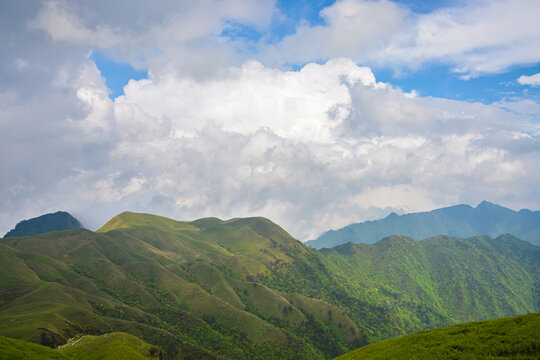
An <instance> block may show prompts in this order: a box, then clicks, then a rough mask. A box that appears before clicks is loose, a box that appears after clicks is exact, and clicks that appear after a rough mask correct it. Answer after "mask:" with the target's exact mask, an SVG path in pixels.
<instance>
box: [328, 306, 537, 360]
mask: <svg viewBox="0 0 540 360" xmlns="http://www.w3.org/2000/svg"><path fill="white" fill-rule="evenodd" d="M539 357H540V314H530V315H522V316H516V317H511V318H505V319H496V320H486V321H477V322H472V323H466V324H460V325H453V326H449V327H445V328H440V329H433V330H427V331H422V332H419V333H415V334H412V335H408V336H402V337H399V338H396V339H391V340H386V341H381V342H378V343H376V344H372V345H369V346H366V347H363V348H360V349H357V350H355V351H352V352H350V353H348V354H345V355H343V356H340V357H339V358H337V359H336V360H338V359H339V360H355V359H362V360H379V359H380V360H386V359H396V360H406V359H488V360H489V359H522V360H525V359H531V360H533V359H538V358H539Z"/></svg>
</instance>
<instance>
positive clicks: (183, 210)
mask: <svg viewBox="0 0 540 360" xmlns="http://www.w3.org/2000/svg"><path fill="white" fill-rule="evenodd" d="M538 18H540V1H539V0H511V1H502V0H489V1H482V0H478V1H472V0H471V1H469V0H449V1H443V0H441V1H430V2H426V1H420V0H410V1H390V0H373V1H371V0H369V1H368V0H341V1H331V0H312V1H308V0H298V1H286V0H278V1H271V0H221V1H218V0H197V1H195V0H193V1H191V0H182V1H177V0H174V1H173V0H163V1H159V2H153V3H150V2H148V1H140V0H118V1H114V2H110V1H105V0H94V1H91V2H89V1H82V0H81V1H64V0H58V1H47V0H43V1H41V0H28V1H10V0H0V170H1V178H0V200H1V201H0V233H1V234H4V233H6V232H7V231H8V230H10V229H11V228H13V227H14V226H15V224H16V223H17V222H19V221H20V220H23V219H28V218H31V217H35V216H39V215H41V214H44V213H48V212H53V211H58V210H64V211H69V212H70V213H71V214H72V215H74V216H75V217H77V218H78V219H79V220H80V221H81V222H82V223H83V224H84V225H85V226H86V227H87V228H89V229H92V230H94V229H97V228H99V227H100V226H102V225H103V224H104V223H105V222H106V221H107V220H109V219H110V218H112V217H113V216H115V215H117V214H119V213H121V212H122V211H136V212H145V213H153V214H158V215H162V216H167V217H171V218H174V219H177V220H194V219H197V218H200V217H206V216H215V217H219V218H222V219H228V218H233V217H247V216H265V217H267V218H269V219H271V220H273V221H275V222H276V223H278V224H280V225H281V226H282V227H283V228H285V229H286V230H287V231H289V232H290V233H291V234H292V235H293V236H294V237H296V238H298V239H300V240H302V241H304V240H308V239H313V238H316V237H317V236H318V235H320V234H321V233H322V232H324V231H326V230H328V229H336V228H340V227H342V226H345V225H348V224H350V223H353V222H361V221H365V220H371V219H376V218H380V217H384V216H386V215H388V214H389V213H391V212H396V213H407V212H416V211H426V210H431V209H435V208H439V207H443V206H449V205H455V204H459V203H466V204H471V205H476V204H477V203H479V202H480V201H482V200H488V201H490V202H494V203H498V204H501V205H503V206H507V207H510V208H512V209H516V210H518V209H521V208H529V209H540V194H539V192H538V184H540V143H539V140H538V136H539V134H540V23H539V22H538Z"/></svg>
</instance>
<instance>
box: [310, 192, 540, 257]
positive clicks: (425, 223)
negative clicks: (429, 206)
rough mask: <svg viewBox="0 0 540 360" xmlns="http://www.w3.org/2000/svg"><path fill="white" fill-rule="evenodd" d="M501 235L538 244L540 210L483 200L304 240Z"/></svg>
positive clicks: (323, 243)
mask: <svg viewBox="0 0 540 360" xmlns="http://www.w3.org/2000/svg"><path fill="white" fill-rule="evenodd" d="M501 234H512V235H513V236H516V237H518V238H519V239H522V240H525V241H528V242H530V243H532V244H535V245H540V211H530V210H520V211H514V210H511V209H507V208H505V207H502V206H499V205H495V204H492V203H489V202H487V201H483V202H481V203H480V204H479V205H478V206H477V207H476V208H473V207H470V206H469V205H456V206H451V207H447V208H442V209H437V210H433V211H428V212H421V213H412V214H405V215H401V216H399V215H396V214H395V213H392V214H390V215H389V216H387V217H386V218H384V219H380V220H376V221H366V222H363V223H359V224H351V225H349V226H346V227H344V228H341V229H339V230H330V231H327V232H326V233H324V234H322V235H321V236H320V237H319V238H318V239H316V240H311V241H308V242H306V245H309V246H312V247H314V248H316V249H322V248H331V247H334V246H337V245H340V244H345V243H347V242H357V243H364V244H373V243H375V242H377V241H379V240H380V239H382V238H385V237H387V236H390V235H405V236H410V237H412V238H414V239H416V240H421V239H425V238H428V237H431V236H436V235H449V236H455V237H459V238H466V237H471V236H478V235H487V236H491V237H496V236H499V235H501Z"/></svg>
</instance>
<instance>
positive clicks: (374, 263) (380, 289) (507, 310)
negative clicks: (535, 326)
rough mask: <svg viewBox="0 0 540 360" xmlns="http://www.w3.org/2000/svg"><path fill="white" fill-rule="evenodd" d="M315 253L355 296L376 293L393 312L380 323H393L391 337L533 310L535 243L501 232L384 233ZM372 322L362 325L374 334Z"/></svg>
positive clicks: (538, 285) (539, 261) (537, 273)
mask: <svg viewBox="0 0 540 360" xmlns="http://www.w3.org/2000/svg"><path fill="white" fill-rule="evenodd" d="M322 253H323V254H325V255H326V259H327V260H328V261H330V262H331V263H332V264H333V266H332V269H334V271H335V272H336V273H338V274H339V275H340V277H341V278H342V279H343V280H342V281H343V283H344V285H345V286H346V287H347V288H349V289H362V288H364V289H365V292H364V295H361V294H359V295H358V297H360V298H362V297H364V298H366V299H367V301H368V302H369V301H370V300H369V299H379V300H378V302H379V303H386V304H387V305H388V307H389V308H391V309H393V310H392V313H393V314H399V315H398V319H393V320H392V319H389V320H390V323H389V322H383V323H384V324H386V326H388V325H390V326H392V327H393V328H394V330H395V329H399V331H396V332H393V334H392V335H393V336H397V335H399V334H400V332H401V334H403V333H408V332H411V331H418V330H421V329H425V328H429V327H437V326H443V325H450V324H455V323H459V322H466V321H472V320H478V319H489V318H495V317H501V316H512V315H518V314H524V313H530V312H537V311H539V310H540V303H539V298H540V297H539V294H540V293H539V292H538V289H540V280H539V279H540V266H539V265H540V248H538V247H536V246H534V245H531V244H529V243H527V242H524V241H521V240H518V239H516V238H514V237H512V236H509V235H504V236H500V237H498V238H496V239H491V238H488V237H475V238H470V239H457V238H452V237H448V236H438V237H434V238H430V239H426V240H423V241H415V240H413V239H411V238H407V237H403V236H391V237H388V238H385V239H383V240H381V241H379V242H377V243H376V244H373V245H366V244H353V243H348V244H344V245H340V246H338V247H335V248H333V249H323V250H322ZM372 301H373V300H372ZM503 314H504V315H503ZM380 320H381V319H380V318H379V319H378V318H374V319H372V322H371V323H370V325H371V327H370V330H372V331H373V332H375V333H377V332H379V334H381V331H384V328H382V327H381V325H380V323H381V321H380ZM392 331H393V330H392V329H390V328H389V329H387V333H392ZM381 335H383V334H381ZM380 337H381V338H382V337H384V335H383V336H380Z"/></svg>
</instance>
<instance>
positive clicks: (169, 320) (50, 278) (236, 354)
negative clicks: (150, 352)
mask: <svg viewBox="0 0 540 360" xmlns="http://www.w3.org/2000/svg"><path fill="white" fill-rule="evenodd" d="M347 246H348V247H350V248H346V247H347ZM539 254H540V249H539V248H538V247H536V246H533V245H531V244H529V243H526V242H523V241H520V240H518V239H516V238H514V237H512V236H501V237H498V238H496V239H490V238H487V237H480V238H472V239H465V240H461V239H455V238H448V237H439V238H434V239H429V240H424V241H421V242H416V241H413V240H412V239H409V238H404V237H391V238H388V239H385V240H383V241H380V242H378V243H377V244H374V245H361V244H348V245H344V247H343V248H341V247H338V248H335V249H332V250H325V251H322V252H321V251H317V250H315V249H313V248H311V247H308V246H305V245H303V244H302V243H301V242H299V241H297V240H295V239H293V238H292V237H291V236H290V235H289V234H288V233H287V232H286V231H285V230H283V229H282V228H281V227H279V226H278V225H276V224H274V223H272V222H271V221H269V220H267V219H264V218H246V219H231V220H227V221H222V220H219V219H216V218H206V219H200V220H196V221H192V222H180V221H175V220H171V219H167V218H163V217H159V216H155V215H148V214H136V213H123V214H120V215H119V216H117V217H115V218H113V219H111V221H109V222H108V223H107V224H105V225H104V226H103V227H102V228H101V229H100V230H98V231H97V232H91V231H88V230H85V229H73V230H67V231H59V232H48V233H44V234H40V235H37V236H28V237H11V238H4V239H1V240H0V295H1V296H0V335H2V336H7V337H10V338H14V339H20V340H25V341H31V342H34V343H37V344H42V345H47V346H51V347H55V346H58V345H62V344H65V343H66V342H67V341H68V339H70V338H72V337H74V336H76V335H80V334H84V335H99V334H104V333H109V332H118V331H121V332H127V333H129V334H132V335H134V336H137V337H138V338H140V339H142V340H143V341H145V342H147V343H150V344H154V345H157V346H161V348H163V351H164V353H163V354H164V355H163V356H164V357H165V358H177V357H180V358H183V359H190V358H191V359H205V358H208V359H228V358H235V359H274V358H275V359H328V358H332V357H335V356H337V355H340V354H343V353H346V352H347V351H350V350H352V349H355V348H358V347H360V346H363V345H366V344H368V343H372V342H375V341H378V340H382V339H386V338H389V337H393V336H398V335H403V334H406V333H410V332H413V331H418V330H424V329H427V328H432V327H436V326H444V325H449V324H454V323H456V322H461V321H468V320H479V319H486V318H493V317H503V316H512V315H517V314H524V313H528V312H534V311H538V310H537V309H538V303H539V302H538V294H539V292H538V281H537V280H536V279H539V278H540V276H539V274H538V271H539V270H538V269H539V268H540V266H539V265H540V255H539ZM437 264H439V265H437ZM425 299H427V300H425Z"/></svg>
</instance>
